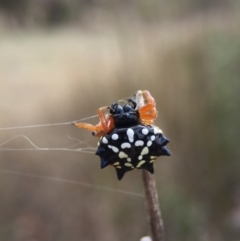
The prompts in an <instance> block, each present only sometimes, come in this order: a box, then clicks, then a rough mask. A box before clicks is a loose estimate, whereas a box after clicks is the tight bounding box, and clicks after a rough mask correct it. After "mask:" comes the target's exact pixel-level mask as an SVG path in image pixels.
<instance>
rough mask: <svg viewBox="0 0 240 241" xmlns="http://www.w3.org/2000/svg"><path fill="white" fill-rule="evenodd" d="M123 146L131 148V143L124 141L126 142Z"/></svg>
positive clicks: (123, 147)
mask: <svg viewBox="0 0 240 241" xmlns="http://www.w3.org/2000/svg"><path fill="white" fill-rule="evenodd" d="M121 148H122V149H125V148H131V144H130V143H128V142H124V143H122V145H121Z"/></svg>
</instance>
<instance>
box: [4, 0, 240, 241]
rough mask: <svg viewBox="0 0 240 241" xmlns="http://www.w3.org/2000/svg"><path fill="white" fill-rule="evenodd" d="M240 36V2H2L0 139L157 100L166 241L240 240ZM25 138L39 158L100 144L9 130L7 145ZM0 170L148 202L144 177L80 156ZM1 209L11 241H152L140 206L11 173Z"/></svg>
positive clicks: (75, 132)
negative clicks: (163, 147)
mask: <svg viewBox="0 0 240 241" xmlns="http://www.w3.org/2000/svg"><path fill="white" fill-rule="evenodd" d="M239 29H240V4H239V1H237V0H236V1H234V0H232V1H224V0H221V1H217V0H211V1H209V0H204V1H202V0H201V1H200V0H195V1H190V0H184V1H180V2H179V1H176V0H170V1H165V0H162V1H156V0H148V1H146V0H145V1H143V0H139V1H133V0H131V1H117V0H115V1H109V0H98V1H97V0H91V1H90V0H71V1H66V0H58V1H57V0H34V1H30V0H0V83H1V87H0V110H1V118H0V127H9V126H25V125H34V124H45V123H56V122H66V121H72V120H77V119H80V118H84V117H88V116H92V115H94V114H95V113H96V110H97V108H99V107H100V106H105V105H109V104H111V103H112V102H113V101H115V100H118V99H122V98H123V97H126V96H130V95H131V94H133V93H135V92H136V91H137V90H139V89H148V90H149V91H150V92H151V93H152V95H153V96H154V97H155V99H156V102H157V109H158V111H159V116H158V119H157V121H156V125H157V126H159V127H160V128H161V129H163V131H164V132H165V135H166V136H167V137H168V138H169V139H170V140H171V142H170V149H171V152H172V157H171V158H165V157H162V158H159V159H158V161H157V162H156V163H155V172H156V174H155V177H156V181H157V187H158V191H159V199H160V204H161V210H162V214H163V219H164V224H165V229H166V240H167V241H168V240H169V241H170V240H171V241H192V240H196V241H198V240H199V241H225V240H227V241H230V240H231V241H239V240H240V175H239V173H240V172H239V171H240V162H239V156H240V149H239V136H240V125H239V123H240V111H239V110H240V31H239ZM90 122H91V123H97V122H98V120H97V119H94V120H91V121H90ZM19 134H24V135H26V136H28V137H29V138H31V140H32V141H33V142H34V143H35V144H37V145H38V146H40V147H67V146H70V145H73V144H74V143H75V142H74V141H73V140H71V139H69V138H68V135H69V136H71V137H72V138H76V139H79V140H82V141H85V142H87V144H89V145H92V146H96V142H97V139H96V138H94V137H92V136H91V135H90V133H88V132H87V131H84V130H79V129H76V128H75V127H73V126H71V125H69V126H56V127H46V128H36V129H17V130H8V131H6V130H5V131H0V142H1V143H2V142H4V141H6V140H7V139H8V138H11V137H13V136H15V135H19ZM6 146H7V147H13V148H22V147H30V146H29V143H27V141H25V140H23V139H16V140H14V141H12V142H11V143H8V144H7V145H6ZM81 147H85V145H84V144H82V145H81ZM0 169H1V170H12V171H17V172H23V173H35V174H38V175H44V176H51V177H60V178H66V179H70V180H75V181H83V182H86V183H90V184H93V185H100V186H107V187H112V188H114V189H123V190H128V191H133V192H139V193H141V192H142V181H141V172H139V171H133V172H130V173H127V174H126V176H125V177H124V179H123V180H122V181H121V182H119V181H117V178H116V174H115V171H114V169H113V168H110V167H108V168H106V169H104V170H100V168H99V160H98V157H97V156H95V155H89V154H83V153H71V152H60V151H57V152H56V151H55V152H50V151H49V152H44V151H39V152H38V151H35V152H30V151H29V152H25V151H24V152H14V151H10V152H3V151H0ZM0 196H1V198H0V213H1V215H0V239H1V240H5V241H8V240H11V241H12V240H13V241H15V240H16V241H33V240H34V241H43V240H44V241H52V240H54V241H56V240H59V241H61V240H62V241H65V240H68V241H75V240H85V241H87V240H89V241H90V240H100V241H101V240H102V241H113V240H114V241H118V240H119V241H120V240H129V241H130V240H131V241H133V240H140V238H141V237H142V236H145V235H146V234H148V224H147V221H146V213H145V206H144V200H143V199H142V198H138V197H132V196H126V195H123V194H117V193H112V192H106V191H101V190H95V189H91V188H87V187H81V186H76V185H70V184H64V183H59V182H54V181H50V180H42V179H37V178H30V177H21V176H17V175H10V174H8V175H7V174H3V173H2V174H0Z"/></svg>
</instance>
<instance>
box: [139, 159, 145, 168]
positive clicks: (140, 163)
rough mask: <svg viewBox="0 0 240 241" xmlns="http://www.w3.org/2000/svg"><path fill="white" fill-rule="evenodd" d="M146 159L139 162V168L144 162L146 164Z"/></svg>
mask: <svg viewBox="0 0 240 241" xmlns="http://www.w3.org/2000/svg"><path fill="white" fill-rule="evenodd" d="M145 162H146V161H144V160H142V161H140V162H139V163H138V164H137V168H139V167H140V166H142V164H144V163H145Z"/></svg>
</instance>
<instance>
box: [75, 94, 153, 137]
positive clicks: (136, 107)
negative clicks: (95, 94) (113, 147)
mask: <svg viewBox="0 0 240 241" xmlns="http://www.w3.org/2000/svg"><path fill="white" fill-rule="evenodd" d="M135 99H136V100H135ZM135 99H134V98H130V99H129V100H128V104H126V105H124V106H121V105H119V104H118V103H113V104H111V106H110V107H101V108H99V109H98V115H99V119H100V122H99V123H98V124H97V125H95V126H93V125H91V124H87V123H74V125H76V126H77V127H78V128H84V129H87V130H89V131H92V132H93V135H94V136H97V137H101V136H104V135H105V134H107V133H108V132H110V131H111V130H113V129H114V128H115V127H116V128H121V127H127V126H131V125H137V124H144V125H152V124H153V121H154V120H155V119H156V117H157V110H156V103H155V100H154V98H153V97H152V96H151V94H150V93H149V91H147V90H143V91H141V90H139V91H138V92H137V93H136V95H135ZM144 100H145V101H144ZM107 109H108V110H109V114H105V112H104V111H105V110H107Z"/></svg>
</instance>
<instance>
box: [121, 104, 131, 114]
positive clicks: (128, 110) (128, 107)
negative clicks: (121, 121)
mask: <svg viewBox="0 0 240 241" xmlns="http://www.w3.org/2000/svg"><path fill="white" fill-rule="evenodd" d="M123 111H124V112H125V113H126V112H132V111H134V109H133V108H132V106H131V105H124V106H123Z"/></svg>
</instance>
